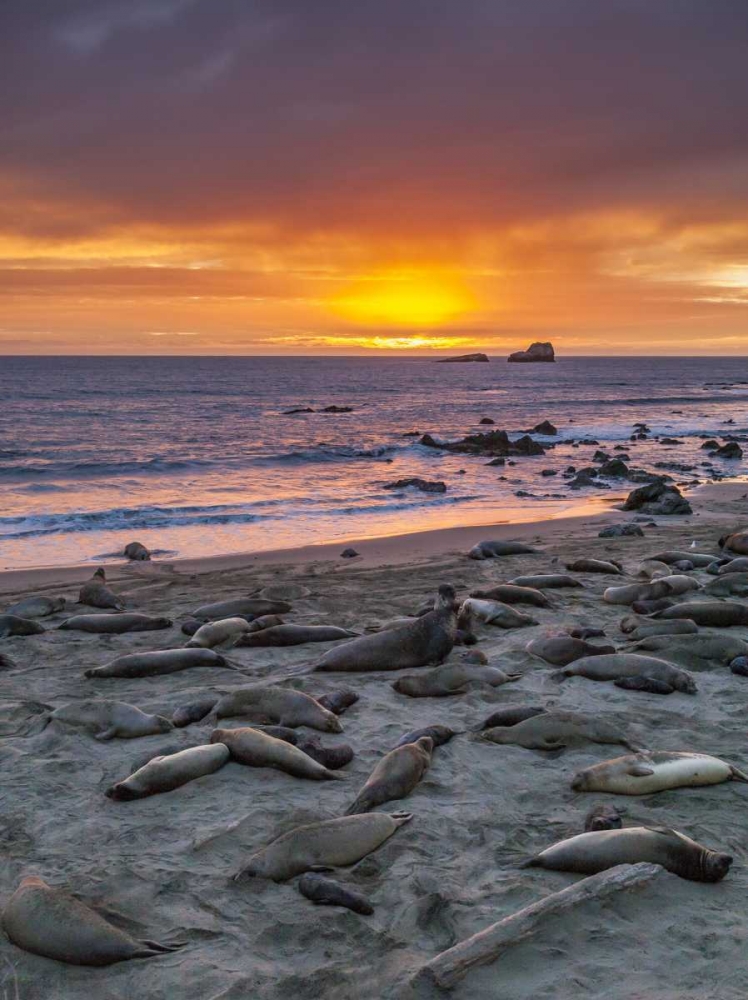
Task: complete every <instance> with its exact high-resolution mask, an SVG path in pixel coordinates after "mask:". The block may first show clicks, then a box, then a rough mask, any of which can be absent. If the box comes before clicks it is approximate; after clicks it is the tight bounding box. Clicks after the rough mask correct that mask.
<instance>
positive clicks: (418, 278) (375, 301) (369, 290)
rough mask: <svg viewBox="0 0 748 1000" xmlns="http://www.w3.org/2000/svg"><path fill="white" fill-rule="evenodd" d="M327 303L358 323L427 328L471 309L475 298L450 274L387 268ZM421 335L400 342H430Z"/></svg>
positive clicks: (452, 318)
mask: <svg viewBox="0 0 748 1000" xmlns="http://www.w3.org/2000/svg"><path fill="white" fill-rule="evenodd" d="M330 306H331V308H332V311H333V312H334V313H336V315H338V316H340V317H342V318H343V319H346V320H349V321H350V322H352V323H356V324H358V325H365V326H376V325H380V324H381V325H384V326H395V327H398V328H403V327H404V328H409V327H420V328H423V327H429V328H431V327H435V326H441V325H443V324H446V323H450V322H452V321H454V320H455V319H457V318H458V317H460V316H464V315H465V314H467V313H469V312H471V311H473V310H474V309H475V308H476V302H475V298H474V296H473V295H472V293H471V292H470V291H469V290H468V289H467V288H466V287H465V286H464V285H463V284H461V283H460V282H459V281H457V280H456V279H455V278H454V277H452V276H441V275H428V274H427V275H422V274H415V275H414V274H411V273H398V272H390V273H383V274H381V275H377V276H374V277H373V278H371V279H369V280H363V281H357V282H355V283H354V284H352V285H350V286H349V287H348V288H347V289H345V290H344V291H343V292H341V293H340V294H338V295H337V296H335V297H334V298H333V299H331V301H330ZM403 339H413V340H415V339H418V338H403ZM425 339H426V341H427V343H425V344H418V345H415V344H407V345H403V346H431V340H432V338H425ZM383 346H387V345H383Z"/></svg>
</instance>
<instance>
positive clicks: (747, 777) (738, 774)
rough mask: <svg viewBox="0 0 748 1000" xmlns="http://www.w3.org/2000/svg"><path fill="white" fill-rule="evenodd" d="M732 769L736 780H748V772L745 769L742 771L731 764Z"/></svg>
mask: <svg viewBox="0 0 748 1000" xmlns="http://www.w3.org/2000/svg"><path fill="white" fill-rule="evenodd" d="M730 771H731V773H732V778H733V780H734V781H748V774H746V773H745V771H741V770H740V769H739V768H737V767H733V766H732V764H731V765H730Z"/></svg>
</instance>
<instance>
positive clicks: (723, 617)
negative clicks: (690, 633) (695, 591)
mask: <svg viewBox="0 0 748 1000" xmlns="http://www.w3.org/2000/svg"><path fill="white" fill-rule="evenodd" d="M654 617H655V618H664V619H670V618H690V619H691V621H693V622H696V624H697V625H706V626H708V627H712V628H730V627H732V626H734V625H748V607H746V606H745V605H744V604H734V603H731V602H729V601H694V602H693V603H691V604H675V605H673V606H672V607H670V608H665V609H664V610H662V611H658V612H656V613H655V615H654Z"/></svg>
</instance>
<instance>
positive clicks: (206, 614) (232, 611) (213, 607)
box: [192, 597, 291, 621]
mask: <svg viewBox="0 0 748 1000" xmlns="http://www.w3.org/2000/svg"><path fill="white" fill-rule="evenodd" d="M290 610H291V605H290V604H289V603H288V601H267V600H265V599H264V598H261V597H236V598H234V599H233V600H230V601H218V602H217V603H216V604H204V605H203V606H202V607H200V608H198V609H197V610H196V611H193V612H192V617H193V618H200V619H201V620H202V621H220V619H222V618H233V617H235V616H241V615H251V616H252V617H253V618H259V617H260V615H282V614H285V613H286V612H287V611H290Z"/></svg>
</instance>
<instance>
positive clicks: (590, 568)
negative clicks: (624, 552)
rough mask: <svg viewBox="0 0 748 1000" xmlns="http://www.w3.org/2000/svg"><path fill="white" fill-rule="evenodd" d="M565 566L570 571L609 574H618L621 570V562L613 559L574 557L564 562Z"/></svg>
mask: <svg viewBox="0 0 748 1000" xmlns="http://www.w3.org/2000/svg"><path fill="white" fill-rule="evenodd" d="M566 568H567V569H568V570H570V571H571V572H572V573H607V574H609V575H611V576H620V575H621V573H622V572H623V567H622V566H621V564H620V563H619V562H616V561H615V560H614V559H575V560H574V562H570V563H566Z"/></svg>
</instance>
